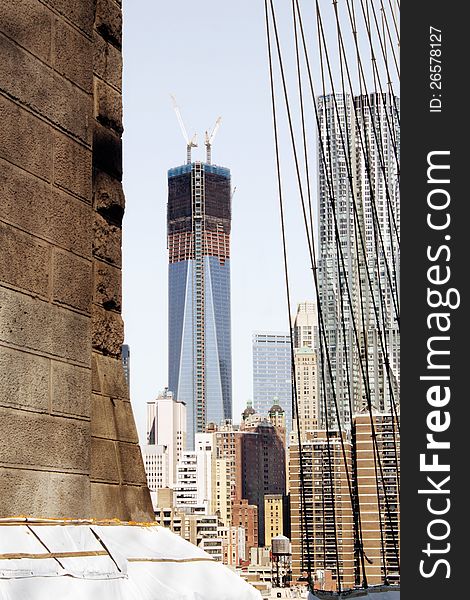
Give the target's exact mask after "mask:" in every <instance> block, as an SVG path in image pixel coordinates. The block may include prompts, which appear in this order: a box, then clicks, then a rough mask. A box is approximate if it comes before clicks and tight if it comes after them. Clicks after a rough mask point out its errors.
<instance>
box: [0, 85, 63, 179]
mask: <svg viewBox="0 0 470 600" xmlns="http://www.w3.org/2000/svg"><path fill="white" fill-rule="evenodd" d="M0 123H2V127H1V133H0V158H5V159H6V160H8V161H9V162H11V163H13V164H15V165H18V166H19V167H21V168H22V169H25V170H26V171H29V172H30V173H33V174H34V175H37V176H39V177H41V178H42V179H46V180H47V181H51V180H52V131H51V129H50V126H49V125H47V123H44V121H41V120H40V119H39V118H37V117H35V116H33V115H31V114H30V113H28V112H27V111H26V110H24V109H22V108H21V107H19V106H18V105H17V104H15V103H14V102H12V101H11V100H8V99H7V98H5V97H4V96H0Z"/></svg>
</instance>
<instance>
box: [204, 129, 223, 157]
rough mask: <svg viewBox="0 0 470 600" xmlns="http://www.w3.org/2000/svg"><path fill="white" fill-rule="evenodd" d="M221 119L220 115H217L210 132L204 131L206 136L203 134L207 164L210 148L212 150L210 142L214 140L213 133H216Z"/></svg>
mask: <svg viewBox="0 0 470 600" xmlns="http://www.w3.org/2000/svg"><path fill="white" fill-rule="evenodd" d="M221 121H222V117H218V118H217V121H216V122H215V125H214V128H213V129H212V131H211V133H210V134H209V133H208V132H207V131H206V136H205V142H204V143H205V145H206V163H207V164H208V165H210V164H211V158H212V157H211V150H212V142H213V141H214V138H215V134H216V133H217V130H218V129H219V127H220V123H221Z"/></svg>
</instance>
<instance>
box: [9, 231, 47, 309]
mask: <svg viewBox="0 0 470 600" xmlns="http://www.w3.org/2000/svg"><path fill="white" fill-rule="evenodd" d="M0 240H1V242H0V243H1V245H2V260H1V261H0V281H4V282H5V283H8V284H10V285H13V286H15V287H19V288H23V289H24V290H27V291H28V292H31V293H33V294H39V295H40V296H43V297H44V298H47V296H48V294H49V265H50V248H49V246H48V245H47V244H45V243H42V244H41V243H39V242H38V241H37V240H35V239H34V238H32V237H31V236H29V235H27V234H24V233H23V232H22V231H19V230H18V229H14V228H13V227H10V226H8V225H6V224H5V223H2V222H1V221H0Z"/></svg>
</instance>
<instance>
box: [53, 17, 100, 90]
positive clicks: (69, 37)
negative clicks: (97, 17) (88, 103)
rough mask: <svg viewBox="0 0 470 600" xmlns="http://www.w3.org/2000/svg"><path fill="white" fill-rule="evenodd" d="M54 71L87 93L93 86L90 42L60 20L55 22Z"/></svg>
mask: <svg viewBox="0 0 470 600" xmlns="http://www.w3.org/2000/svg"><path fill="white" fill-rule="evenodd" d="M54 50H55V57H54V58H55V63H54V68H55V69H56V71H57V72H58V73H60V74H62V75H64V76H65V77H67V78H68V79H70V80H71V81H73V82H74V83H75V84H77V85H79V86H80V87H81V88H83V90H85V91H86V92H88V93H91V91H92V84H93V48H92V41H91V40H90V39H89V38H88V37H86V36H85V35H83V34H82V33H79V32H78V31H77V30H76V29H74V28H73V27H70V25H68V24H67V23H65V22H64V21H62V20H58V21H57V22H56V29H55V39H54Z"/></svg>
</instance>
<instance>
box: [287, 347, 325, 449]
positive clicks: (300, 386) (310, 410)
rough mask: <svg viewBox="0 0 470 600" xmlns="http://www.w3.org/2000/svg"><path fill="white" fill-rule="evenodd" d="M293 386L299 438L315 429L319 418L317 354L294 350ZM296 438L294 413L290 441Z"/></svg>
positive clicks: (309, 350)
mask: <svg viewBox="0 0 470 600" xmlns="http://www.w3.org/2000/svg"><path fill="white" fill-rule="evenodd" d="M294 368H295V385H296V390H297V407H298V413H299V419H298V420H299V426H300V434H301V437H302V438H304V437H305V434H306V432H307V431H312V430H313V429H317V428H318V426H319V416H320V394H319V386H318V365H317V352H316V351H315V350H314V349H313V348H311V347H309V346H306V345H305V346H303V347H301V348H298V349H295V350H294ZM296 438H297V418H296V414H295V411H294V422H293V426H292V433H291V440H292V439H294V440H295V439H296Z"/></svg>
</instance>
